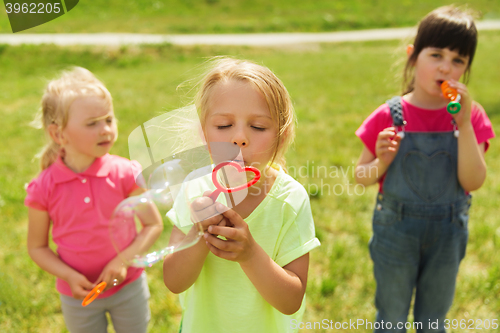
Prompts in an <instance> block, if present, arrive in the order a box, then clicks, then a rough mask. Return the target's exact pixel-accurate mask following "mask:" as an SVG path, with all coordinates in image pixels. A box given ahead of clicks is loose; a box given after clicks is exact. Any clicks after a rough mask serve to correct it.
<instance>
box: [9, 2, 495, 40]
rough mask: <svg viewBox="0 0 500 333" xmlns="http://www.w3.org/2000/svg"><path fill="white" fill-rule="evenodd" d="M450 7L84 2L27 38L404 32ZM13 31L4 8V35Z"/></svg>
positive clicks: (488, 9) (486, 14) (490, 11)
mask: <svg viewBox="0 0 500 333" xmlns="http://www.w3.org/2000/svg"><path fill="white" fill-rule="evenodd" d="M449 3H450V1H448V0H420V1H412V0H383V1H379V0H335V1H331V0H317V1H301V0H276V1H264V0H256V1H255V0H254V1H249V0H233V1H227V0H226V1H222V0H204V1H199V0H197V1H195V0H170V1H160V0H141V1H138V0H136V1H120V0H92V1H80V2H79V3H78V5H77V6H76V7H75V8H74V9H73V10H71V11H70V12H69V13H68V14H66V15H64V16H62V17H59V18H57V19H56V20H54V21H52V22H49V23H46V24H43V25H41V26H39V27H35V28H33V29H29V30H27V31H26V32H28V33H38V32H66V33H69V32H140V33H230V32H232V33H241V32H271V31H273V32H276V31H289V32H291V31H300V32H304V31H335V30H351V29H367V28H382V27H399V26H413V25H415V24H416V23H417V22H418V21H419V20H420V18H422V17H423V16H424V15H425V14H427V13H428V12H430V11H431V10H432V9H434V8H436V7H438V6H442V5H446V4H449ZM454 3H456V4H464V3H471V1H464V0H458V1H454ZM473 5H474V8H475V9H476V10H478V11H480V12H481V15H482V17H483V18H486V19H500V3H499V2H498V1H497V0H474V2H473ZM89 22H92V24H89ZM11 31H12V30H11V29H10V25H9V22H8V19H7V14H6V12H5V11H4V10H3V7H2V10H0V32H4V33H8V32H11Z"/></svg>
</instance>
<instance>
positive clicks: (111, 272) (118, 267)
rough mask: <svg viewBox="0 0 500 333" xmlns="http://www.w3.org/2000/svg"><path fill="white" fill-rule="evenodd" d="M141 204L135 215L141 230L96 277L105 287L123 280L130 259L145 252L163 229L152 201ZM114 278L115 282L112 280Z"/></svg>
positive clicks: (137, 192)
mask: <svg viewBox="0 0 500 333" xmlns="http://www.w3.org/2000/svg"><path fill="white" fill-rule="evenodd" d="M143 192H144V190H143V189H137V190H136V191H134V192H132V193H131V194H130V196H134V195H139V194H141V193H143ZM141 205H142V207H141V208H142V209H139V210H137V217H138V218H139V220H140V221H141V223H142V225H143V228H142V230H141V231H140V232H139V234H138V235H137V236H136V237H135V239H134V241H133V242H132V243H131V244H130V245H129V246H128V247H127V248H125V249H124V250H123V251H121V252H120V254H119V255H118V256H116V257H115V258H113V259H112V260H111V261H110V262H109V263H108V264H106V266H105V267H104V269H103V270H102V272H101V274H100V275H99V277H98V279H97V282H101V281H104V282H106V283H107V287H106V289H109V288H111V287H113V285H115V284H120V283H121V282H123V280H125V278H126V277H127V267H128V266H129V264H130V261H131V260H132V259H134V257H135V256H136V255H138V254H143V253H145V252H146V251H147V250H148V249H149V248H150V247H151V245H153V244H154V242H155V241H156V240H157V239H158V237H160V235H161V233H162V231H163V221H162V218H161V216H160V212H159V211H158V208H157V207H156V206H155V205H154V204H153V203H152V202H144V203H141ZM115 279H116V283H115V282H113V281H114V280H115Z"/></svg>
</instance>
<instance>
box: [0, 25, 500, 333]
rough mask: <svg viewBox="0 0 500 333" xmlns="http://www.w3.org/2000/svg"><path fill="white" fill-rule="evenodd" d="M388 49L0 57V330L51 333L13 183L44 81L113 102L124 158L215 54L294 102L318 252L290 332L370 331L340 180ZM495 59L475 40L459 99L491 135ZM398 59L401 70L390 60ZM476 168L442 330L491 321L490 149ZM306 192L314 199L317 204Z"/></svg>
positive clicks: (383, 91)
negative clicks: (266, 71) (481, 168)
mask: <svg viewBox="0 0 500 333" xmlns="http://www.w3.org/2000/svg"><path fill="white" fill-rule="evenodd" d="M398 46H399V42H383V43H382V42H376V43H375V42H371V43H354V44H351V43H346V44H331V45H320V46H317V47H308V48H304V49H298V48H294V49H281V50H280V49H264V48H262V49H260V48H232V47H231V48H229V47H193V48H179V47H173V46H170V45H161V46H154V47H153V46H151V47H136V48H122V49H106V48H99V49H95V48H94V49H92V48H85V47H74V48H67V49H62V48H57V47H54V46H42V47H2V46H0V63H1V64H2V74H1V75H2V80H1V81H0V114H1V119H2V123H3V126H2V131H0V139H1V142H2V147H3V148H2V149H0V216H1V219H0V228H1V230H2V233H0V267H1V269H0V331H1V332H9V333H10V332H12V333H17V332H65V328H64V322H63V318H62V314H61V312H60V305H59V303H60V302H59V298H58V294H57V292H56V291H55V287H54V279H53V277H51V276H50V275H49V274H48V273H46V272H44V271H42V270H40V269H39V268H38V267H37V266H36V265H35V264H34V263H33V262H32V261H31V259H30V258H29V257H28V255H27V251H26V227H27V213H26V209H25V207H24V205H23V200H24V196H25V191H24V184H25V183H27V182H28V181H29V180H30V179H31V178H32V177H34V176H35V175H36V173H37V170H38V166H37V163H36V161H35V162H32V159H33V156H34V155H35V153H36V152H37V151H38V149H39V148H40V147H41V145H42V140H43V138H44V136H43V133H41V131H38V130H35V129H33V128H32V127H30V126H29V122H30V121H31V119H32V117H33V115H34V113H35V111H36V110H37V108H38V103H39V100H40V97H41V94H42V90H43V88H44V85H45V83H46V81H47V79H50V78H52V77H54V76H55V75H56V74H57V72H58V71H59V70H61V69H63V68H66V67H67V66H69V65H80V66H84V67H87V68H88V69H90V70H91V71H93V72H94V73H95V74H96V75H97V76H98V77H99V78H101V79H102V80H103V81H104V82H105V83H106V85H107V87H108V88H109V90H110V91H111V93H112V95H113V98H114V105H115V112H116V114H117V117H118V119H119V130H120V137H119V139H118V141H117V143H116V145H115V147H114V148H113V150H112V153H115V154H119V155H123V156H128V147H127V137H128V134H129V133H130V132H131V131H132V129H134V128H135V127H137V126H138V125H139V124H141V123H142V122H145V121H147V120H148V119H151V118H152V117H154V116H156V115H158V114H159V113H161V112H164V111H168V110H172V109H175V108H177V107H180V106H182V105H184V104H186V103H187V102H188V101H189V96H187V95H186V91H187V90H179V91H176V87H177V86H178V85H179V84H180V83H183V82H185V81H186V80H188V79H190V78H192V77H193V76H196V75H198V74H199V72H200V71H201V68H200V64H202V63H203V62H204V61H205V60H206V58H207V57H210V56H213V55H222V54H226V55H235V56H238V57H240V58H247V59H251V60H254V61H256V62H258V63H262V64H264V65H266V66H268V67H270V68H271V69H272V70H273V71H275V72H276V74H277V75H278V76H279V77H280V78H281V79H282V80H283V82H284V83H285V85H286V86H287V88H288V90H289V91H290V94H291V95H292V98H293V100H294V104H295V108H296V111H297V114H298V119H299V122H298V128H297V138H296V142H295V144H294V146H293V148H292V149H291V150H290V151H289V152H288V154H287V160H288V165H289V167H290V170H291V171H292V170H293V172H291V173H292V175H294V176H295V177H296V178H297V179H298V180H299V181H300V182H302V183H303V184H304V186H305V187H306V189H307V190H308V191H309V193H310V194H311V204H312V209H313V214H314V218H315V222H316V229H317V235H318V237H319V238H320V240H321V242H322V246H321V248H319V249H316V250H314V251H313V252H312V253H311V266H310V274H309V283H308V289H307V294H308V300H307V304H308V305H307V311H306V315H305V317H304V321H321V320H322V319H329V320H333V321H334V322H335V321H340V322H342V321H348V320H349V319H353V320H355V319H358V318H361V319H364V320H370V321H373V320H374V316H375V308H374V305H373V296H374V291H375V282H374V280H373V276H372V272H371V270H372V263H371V260H370V257H369V253H368V246H367V244H368V241H369V239H370V237H371V210H372V205H373V202H374V197H375V194H376V190H377V189H376V188H375V187H370V188H367V189H361V188H359V187H355V186H354V179H353V176H352V172H351V171H352V168H353V166H354V164H355V161H356V160H357V158H358V156H359V153H360V152H361V149H362V144H361V142H360V141H359V140H358V139H357V138H356V137H355V135H354V131H355V130H356V129H357V127H358V126H359V125H360V123H361V122H362V121H363V119H364V118H365V117H366V116H368V114H369V113H370V112H372V110H374V109H375V108H376V107H377V106H378V105H379V104H381V103H383V102H384V101H385V100H386V99H387V98H389V97H391V96H392V95H394V94H397V93H398V87H399V82H398V81H396V80H395V79H393V77H394V72H392V71H390V68H391V65H392V63H393V62H394V60H395V58H394V56H393V54H394V51H395V50H396V49H398ZM499 52H500V33H498V32H490V33H482V34H481V37H480V44H479V49H478V52H477V58H476V59H475V64H474V66H473V71H472V76H471V82H470V84H469V88H470V91H471V94H472V95H473V96H474V98H475V99H476V100H478V101H479V102H480V103H481V104H482V105H483V106H484V108H485V109H486V111H487V113H488V115H489V116H490V119H491V120H492V122H493V125H494V127H496V128H497V129H498V128H499V126H500V103H499V100H498V92H497V90H498V87H499V86H500V78H499V76H498V73H499V72H500V63H499V62H498V57H497V54H499ZM400 55H401V56H402V57H404V52H403V53H401V54H400ZM486 160H487V164H488V166H489V169H488V179H487V182H486V184H485V185H484V186H483V188H481V189H480V190H479V191H478V192H477V193H476V194H475V195H474V201H473V206H472V209H471V222H470V240H469V246H468V249H467V256H466V257H465V259H464V261H463V263H462V265H461V269H460V274H459V278H458V286H457V293H456V298H455V302H454V305H453V307H452V309H451V311H450V313H449V318H453V319H459V320H460V319H469V318H473V319H488V318H489V319H493V318H495V316H497V315H498V313H500V301H499V299H498V297H497V296H498V294H499V292H500V282H499V281H500V259H499V258H498V256H496V253H497V252H498V251H499V248H500V223H499V222H498V219H497V215H496V212H497V202H498V199H497V198H498V195H499V194H500V174H499V171H498V169H497V167H496V166H497V165H499V163H500V145H498V143H497V140H492V142H491V147H490V149H489V151H488V153H487V154H486ZM325 170H329V172H328V173H326V172H325ZM335 170H336V171H337V173H335ZM294 173H295V174H294ZM338 184H341V185H342V189H343V192H342V193H341V192H340V190H341V187H340V186H337V187H336V185H338ZM318 188H319V189H323V191H319V193H317V189H318ZM348 190H349V191H350V192H348ZM355 190H358V194H356V193H355V192H354V191H355ZM361 190H363V191H361ZM335 191H336V192H335ZM360 191H361V192H360ZM349 193H350V194H349ZM353 193H354V194H353ZM147 271H148V275H149V284H150V289H151V293H152V299H151V310H152V314H153V320H152V322H151V325H150V332H167V333H169V332H177V330H178V323H179V321H180V306H179V304H178V301H177V296H175V295H173V294H171V293H169V292H168V291H167V290H166V288H165V287H164V285H163V282H162V277H161V274H162V272H161V264H158V265H156V266H153V267H152V268H148V269H147ZM410 318H411V316H410ZM304 331H305V332H307V330H304ZM316 331H317V332H321V330H316ZM345 331H346V332H347V331H348V330H345ZM483 331H487V330H483ZM339 332H342V330H339ZM456 332H467V330H456ZM471 332H472V331H471Z"/></svg>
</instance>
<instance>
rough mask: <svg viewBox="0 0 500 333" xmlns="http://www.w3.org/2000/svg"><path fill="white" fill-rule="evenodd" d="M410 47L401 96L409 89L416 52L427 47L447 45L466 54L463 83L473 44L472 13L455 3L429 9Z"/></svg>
mask: <svg viewBox="0 0 500 333" xmlns="http://www.w3.org/2000/svg"><path fill="white" fill-rule="evenodd" d="M413 46H414V50H413V53H412V54H411V56H410V57H408V60H407V62H406V66H405V69H404V73H403V95H404V94H407V93H409V92H411V91H413V89H414V86H413V85H414V77H413V65H414V64H415V62H416V61H417V57H418V55H419V54H420V52H421V51H422V50H423V49H424V48H427V47H436V48H448V49H450V50H456V51H458V53H459V54H460V55H461V56H468V57H469V63H468V64H467V69H466V71H465V74H464V81H465V82H467V81H468V79H469V74H470V66H471V64H472V60H473V59H474V54H475V52H476V46H477V29H476V25H475V24H474V17H473V14H472V12H471V11H469V10H467V9H461V8H458V7H455V6H444V7H439V8H437V9H435V10H433V11H432V12H430V13H429V14H427V16H425V17H424V18H423V19H422V21H420V23H419V25H418V31H417V35H416V36H415V41H414V42H413Z"/></svg>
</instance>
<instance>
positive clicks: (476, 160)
mask: <svg viewBox="0 0 500 333" xmlns="http://www.w3.org/2000/svg"><path fill="white" fill-rule="evenodd" d="M450 86H451V87H453V88H455V89H457V91H458V93H459V94H460V95H461V96H462V101H461V104H462V109H461V110H460V112H459V113H457V114H455V115H454V116H453V118H454V119H455V122H456V124H457V127H458V129H459V131H460V132H459V133H460V134H459V136H458V181H459V182H460V185H461V186H462V188H463V189H464V190H465V191H466V192H471V191H474V190H477V189H478V188H480V187H481V186H482V185H483V183H484V180H485V179H486V162H485V161H484V149H485V144H484V143H482V144H478V143H477V139H476V135H475V133H474V128H473V126H472V123H471V112H472V99H471V97H470V95H469V91H468V89H467V86H466V85H465V84H463V83H461V82H457V81H450Z"/></svg>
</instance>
